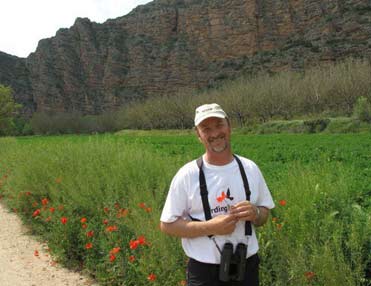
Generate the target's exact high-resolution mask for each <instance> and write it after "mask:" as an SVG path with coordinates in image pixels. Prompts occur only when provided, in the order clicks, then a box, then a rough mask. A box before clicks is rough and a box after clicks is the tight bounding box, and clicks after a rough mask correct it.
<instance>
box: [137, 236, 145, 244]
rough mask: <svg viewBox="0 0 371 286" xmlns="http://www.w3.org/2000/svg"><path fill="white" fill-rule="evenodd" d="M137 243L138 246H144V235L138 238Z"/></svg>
mask: <svg viewBox="0 0 371 286" xmlns="http://www.w3.org/2000/svg"><path fill="white" fill-rule="evenodd" d="M138 243H139V244H140V245H144V244H146V238H145V237H144V235H141V236H139V237H138Z"/></svg>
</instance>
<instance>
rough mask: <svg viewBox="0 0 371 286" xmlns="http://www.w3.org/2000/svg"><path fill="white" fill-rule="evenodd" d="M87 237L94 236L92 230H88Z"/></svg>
mask: <svg viewBox="0 0 371 286" xmlns="http://www.w3.org/2000/svg"><path fill="white" fill-rule="evenodd" d="M86 236H87V237H93V236H94V231H92V230H90V231H88V232H87V233H86Z"/></svg>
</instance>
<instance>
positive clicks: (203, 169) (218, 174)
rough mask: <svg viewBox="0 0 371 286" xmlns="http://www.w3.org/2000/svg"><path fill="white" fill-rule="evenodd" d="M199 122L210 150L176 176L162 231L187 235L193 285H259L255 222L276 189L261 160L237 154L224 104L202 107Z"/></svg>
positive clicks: (264, 217) (262, 217)
mask: <svg viewBox="0 0 371 286" xmlns="http://www.w3.org/2000/svg"><path fill="white" fill-rule="evenodd" d="M195 127H196V133H197V136H198V139H199V141H200V142H201V143H202V144H203V145H204V147H205V154H204V155H203V156H202V158H200V159H199V160H194V161H192V162H189V163H187V164H186V165H185V166H183V167H182V168H181V169H180V170H179V171H178V173H177V174H176V175H175V177H174V178H173V180H172V182H171V186H170V190H169V193H168V196H167V199H166V202H165V205H164V209H163V212H162V215H161V230H162V231H163V232H165V233H167V234H169V235H174V236H178V237H181V238H182V246H183V249H184V251H185V253H186V255H187V256H188V257H189V258H190V259H189V262H188V266H187V285H188V286H196V285H197V286H217V285H243V286H257V285H259V277H258V276H259V272H258V265H259V258H258V255H257V252H258V241H257V238H256V234H255V227H256V226H261V225H263V224H265V223H266V221H267V219H268V216H269V210H270V209H272V208H273V207H274V203H273V200H272V197H271V194H270V192H269V190H268V188H267V185H266V183H265V180H264V178H263V176H262V174H261V172H260V170H259V168H258V167H257V166H256V164H255V163H254V162H252V161H251V160H249V159H246V158H243V157H240V156H235V155H234V154H233V153H232V149H231V145H230V136H231V126H230V122H229V119H228V117H227V115H226V113H225V112H224V111H223V110H222V108H221V107H220V106H219V105H217V104H215V103H213V104H205V105H202V106H200V107H198V108H197V109H196V115H195ZM202 193H203V194H204V195H201V194H202ZM205 194H206V195H205ZM205 198H206V199H205ZM237 245H238V246H239V247H237ZM240 246H241V247H242V248H241V249H242V250H241V251H240ZM231 247H232V248H233V250H232V249H231ZM237 248H238V249H239V250H237ZM246 248H247V250H246ZM231 252H232V253H233V254H231ZM239 253H242V255H243V259H239V258H238V257H239V256H241V255H239ZM220 265H222V266H220ZM241 267H242V268H241ZM241 269H242V270H241ZM241 275H242V276H241ZM241 280H242V281H241Z"/></svg>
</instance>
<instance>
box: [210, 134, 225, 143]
mask: <svg viewBox="0 0 371 286" xmlns="http://www.w3.org/2000/svg"><path fill="white" fill-rule="evenodd" d="M224 138H225V136H224V135H219V136H216V137H210V138H209V140H208V141H209V142H210V143H212V142H213V141H215V140H218V139H224Z"/></svg>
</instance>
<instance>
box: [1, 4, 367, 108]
mask: <svg viewBox="0 0 371 286" xmlns="http://www.w3.org/2000/svg"><path fill="white" fill-rule="evenodd" d="M350 56H352V57H370V56H371V2H370V1H369V0H346V1H345V0H344V1H339V0H155V1H153V2H150V3H149V4H147V5H142V6H138V7H137V8H136V9H134V10H133V11H132V12H131V13H129V14H128V15H126V16H123V17H120V18H116V19H113V20H108V21H107V22H105V23H103V24H97V23H95V22H91V21H90V20H89V19H87V18H84V19H82V18H77V19H76V21H75V23H74V25H73V26H72V27H71V28H69V29H60V30H58V31H57V33H56V35H55V37H52V38H48V39H43V40H40V42H39V44H38V47H37V49H36V51H35V52H34V53H32V54H30V55H29V56H28V57H27V58H25V59H23V58H16V57H13V56H10V55H7V54H4V53H0V83H2V84H6V85H11V86H12V87H13V89H14V90H15V99H16V101H18V102H20V103H22V104H23V105H24V110H25V112H26V113H27V114H31V113H32V112H34V111H61V112H64V111H68V112H72V111H78V112H81V113H83V114H98V113H101V112H103V111H110V110H114V109H115V108H118V107H120V106H123V105H125V104H128V103H129V102H130V101H132V100H138V99H142V98H145V97H151V96H154V95H161V94H169V95H171V94H174V93H176V92H177V91H178V90H180V89H189V90H192V89H195V88H196V89H202V88H206V87H210V86H213V85H214V84H215V83H217V82H218V81H220V80H222V79H227V78H234V77H237V76H240V75H241V74H254V73H256V72H259V71H269V72H277V71H281V70H302V69H305V68H307V67H309V66H311V65H315V64H317V63H320V62H333V61H337V60H339V59H344V58H346V57H350Z"/></svg>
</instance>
